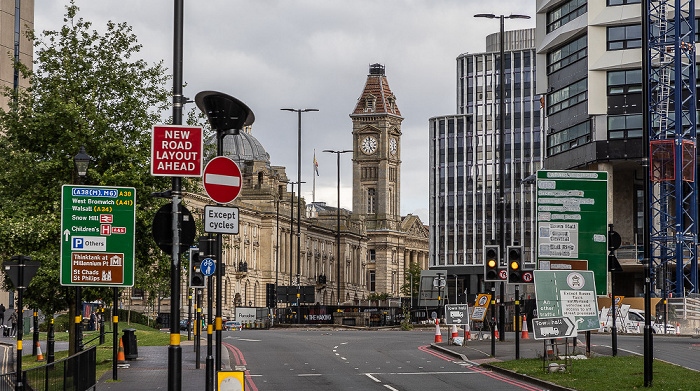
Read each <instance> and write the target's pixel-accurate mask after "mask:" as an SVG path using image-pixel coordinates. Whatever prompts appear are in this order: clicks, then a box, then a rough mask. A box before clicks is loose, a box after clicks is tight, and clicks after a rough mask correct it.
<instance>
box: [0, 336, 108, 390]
mask: <svg viewBox="0 0 700 391" xmlns="http://www.w3.org/2000/svg"><path fill="white" fill-rule="evenodd" d="M96 365H97V348H96V347H95V346H93V347H91V348H88V349H86V350H83V351H82V352H80V353H77V354H74V355H72V356H70V357H67V358H64V359H63V360H59V361H56V362H52V363H51V364H46V365H42V366H40V367H34V368H31V369H27V370H26V371H22V384H23V389H24V390H36V391H40V390H44V391H54V390H55V391H59V390H60V391H64V390H65V391H85V390H89V389H94V387H95V386H96V385H97V377H96V371H95V369H96ZM16 382H17V378H16V372H12V373H6V374H4V375H0V391H12V390H15V385H16Z"/></svg>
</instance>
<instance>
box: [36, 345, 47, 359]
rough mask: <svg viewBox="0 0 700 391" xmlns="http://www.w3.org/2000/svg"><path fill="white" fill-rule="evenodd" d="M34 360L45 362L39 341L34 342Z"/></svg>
mask: <svg viewBox="0 0 700 391" xmlns="http://www.w3.org/2000/svg"><path fill="white" fill-rule="evenodd" d="M36 360H37V361H46V359H45V358H44V353H42V352H41V345H39V341H37V342H36Z"/></svg>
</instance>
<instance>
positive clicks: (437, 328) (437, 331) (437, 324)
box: [435, 320, 442, 343]
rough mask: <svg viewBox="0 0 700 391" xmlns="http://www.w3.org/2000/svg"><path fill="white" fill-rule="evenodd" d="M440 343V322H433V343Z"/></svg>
mask: <svg viewBox="0 0 700 391" xmlns="http://www.w3.org/2000/svg"><path fill="white" fill-rule="evenodd" d="M438 342H442V334H440V321H439V320H436V321H435V343H438Z"/></svg>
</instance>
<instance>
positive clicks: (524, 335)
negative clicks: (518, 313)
mask: <svg viewBox="0 0 700 391" xmlns="http://www.w3.org/2000/svg"><path fill="white" fill-rule="evenodd" d="M520 339H530V333H528V331H527V316H525V315H523V335H522V337H520Z"/></svg>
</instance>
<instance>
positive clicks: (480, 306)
mask: <svg viewBox="0 0 700 391" xmlns="http://www.w3.org/2000/svg"><path fill="white" fill-rule="evenodd" d="M490 301H491V295H487V294H485V293H480V294H479V296H477V298H476V302H475V303H474V309H473V310H472V314H471V316H470V318H471V320H479V321H483V320H484V317H485V316H486V310H487V309H488V308H489V302H490Z"/></svg>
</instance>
